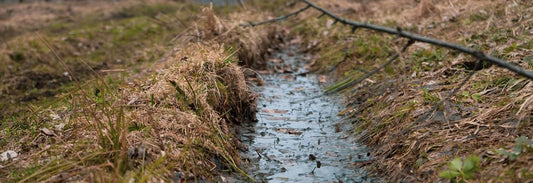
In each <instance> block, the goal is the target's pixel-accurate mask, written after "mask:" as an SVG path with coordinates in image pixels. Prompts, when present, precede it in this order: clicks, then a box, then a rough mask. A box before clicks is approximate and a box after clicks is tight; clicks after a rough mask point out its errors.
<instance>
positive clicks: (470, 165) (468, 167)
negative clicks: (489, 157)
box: [463, 159, 475, 173]
mask: <svg viewBox="0 0 533 183" xmlns="http://www.w3.org/2000/svg"><path fill="white" fill-rule="evenodd" d="M474 168H475V165H474V162H473V161H470V160H468V159H467V160H465V163H464V165H463V171H464V172H465V173H467V172H471V171H472V170H474Z"/></svg>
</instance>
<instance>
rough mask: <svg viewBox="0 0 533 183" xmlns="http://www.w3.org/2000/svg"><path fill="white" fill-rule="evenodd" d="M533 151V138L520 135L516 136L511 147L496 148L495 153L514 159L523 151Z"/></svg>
mask: <svg viewBox="0 0 533 183" xmlns="http://www.w3.org/2000/svg"><path fill="white" fill-rule="evenodd" d="M531 151H533V140H531V139H528V138H527V137H526V136H523V135H522V136H520V137H518V138H516V140H515V145H514V147H513V148H512V149H509V150H505V149H497V150H495V152H496V153H498V154H501V155H504V156H506V157H507V158H509V159H510V160H515V159H516V158H518V157H520V155H522V154H523V153H525V152H531Z"/></svg>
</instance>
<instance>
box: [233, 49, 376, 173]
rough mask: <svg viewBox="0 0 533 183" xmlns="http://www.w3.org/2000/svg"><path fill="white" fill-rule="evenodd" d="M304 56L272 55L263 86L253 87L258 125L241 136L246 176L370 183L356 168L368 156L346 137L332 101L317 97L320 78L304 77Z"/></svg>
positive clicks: (347, 127) (306, 58)
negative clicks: (245, 148) (256, 99)
mask: <svg viewBox="0 0 533 183" xmlns="http://www.w3.org/2000/svg"><path fill="white" fill-rule="evenodd" d="M309 60H310V56H309V55H304V54H300V53H297V47H295V46H291V47H289V48H288V49H285V50H284V51H281V52H280V53H277V54H274V55H273V58H272V59H271V60H270V61H269V66H268V67H269V70H268V71H262V72H261V73H264V74H262V75H261V76H262V79H263V81H264V85H263V86H257V87H254V90H255V91H256V92H257V93H258V94H259V95H260V97H259V99H258V101H257V102H258V110H259V111H258V113H257V119H258V122H257V123H254V124H251V126H249V127H248V128H245V130H244V132H241V136H240V138H241V140H242V141H243V142H244V143H247V145H249V148H248V151H247V152H245V153H243V154H242V157H244V158H245V162H246V161H248V162H249V164H248V168H247V172H248V174H249V175H250V176H252V177H253V178H254V179H256V180H257V181H259V182H375V180H372V179H371V178H370V177H369V176H368V175H367V172H366V171H365V170H363V169H360V168H358V167H356V166H355V165H356V164H358V162H364V161H367V160H369V159H370V158H371V157H370V156H369V154H368V151H367V150H366V149H365V147H364V146H362V145H360V144H357V143H355V141H354V138H353V137H352V135H349V134H348V133H350V131H351V130H352V129H351V125H350V124H346V122H343V121H342V120H341V118H340V117H339V116H337V113H338V112H339V110H340V109H341V108H342V106H343V105H342V104H341V103H340V101H339V98H338V97H330V96H324V97H315V98H313V96H318V95H320V94H322V91H323V89H322V88H321V85H320V83H321V82H323V80H324V79H323V78H320V77H319V76H317V75H315V74H309V73H308V71H307V70H306V68H307V66H306V64H308V63H309Z"/></svg>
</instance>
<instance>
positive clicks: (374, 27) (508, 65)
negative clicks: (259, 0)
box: [242, 0, 533, 80]
mask: <svg viewBox="0 0 533 183" xmlns="http://www.w3.org/2000/svg"><path fill="white" fill-rule="evenodd" d="M302 1H303V2H304V3H306V4H307V6H306V7H304V8H302V9H299V10H297V11H295V12H292V13H289V14H287V15H284V16H281V17H278V18H275V19H270V20H266V21H262V22H257V23H253V22H249V23H248V24H242V26H245V27H247V26H257V25H262V24H266V23H272V22H277V21H281V20H285V19H287V18H288V17H290V16H293V15H297V14H298V13H301V12H303V11H305V10H307V9H309V7H312V8H314V9H316V10H318V11H320V12H322V15H320V16H319V17H322V16H328V17H330V18H333V19H334V20H335V23H337V22H340V23H342V24H344V25H348V26H350V27H351V29H352V32H355V30H356V29H358V28H364V29H370V30H375V31H378V32H383V33H387V34H393V35H398V36H400V37H404V38H408V39H410V40H414V41H419V42H424V43H428V44H432V45H435V46H440V47H444V48H448V49H452V50H456V51H459V52H463V53H466V54H469V55H471V56H473V57H475V58H477V59H478V60H481V61H487V62H491V63H493V64H496V65H498V66H500V67H503V68H505V69H508V70H510V71H512V72H515V73H517V74H519V75H521V76H524V77H526V78H528V79H530V80H533V72H531V71H528V70H525V69H523V68H521V67H519V66H516V65H514V64H511V63H510V62H507V61H505V60H502V59H499V58H496V57H493V56H491V55H488V54H485V53H483V52H481V51H477V50H473V49H471V48H468V47H465V46H462V45H458V44H453V43H449V42H445V41H442V40H438V39H434V38H429V37H425V36H421V35H418V34H414V33H410V32H406V31H403V30H402V29H401V28H396V29H394V28H389V27H383V26H379V25H374V24H370V23H363V22H357V21H352V20H348V19H344V18H341V17H339V16H337V15H335V14H333V13H331V12H329V11H327V10H325V9H324V8H322V7H320V6H317V5H315V4H314V3H312V2H310V1H309V0H302Z"/></svg>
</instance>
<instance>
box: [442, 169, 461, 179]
mask: <svg viewBox="0 0 533 183" xmlns="http://www.w3.org/2000/svg"><path fill="white" fill-rule="evenodd" d="M458 175H459V172H457V171H454V170H444V171H442V172H440V173H439V177H440V178H445V179H448V180H452V179H455V177H457V176H458Z"/></svg>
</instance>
